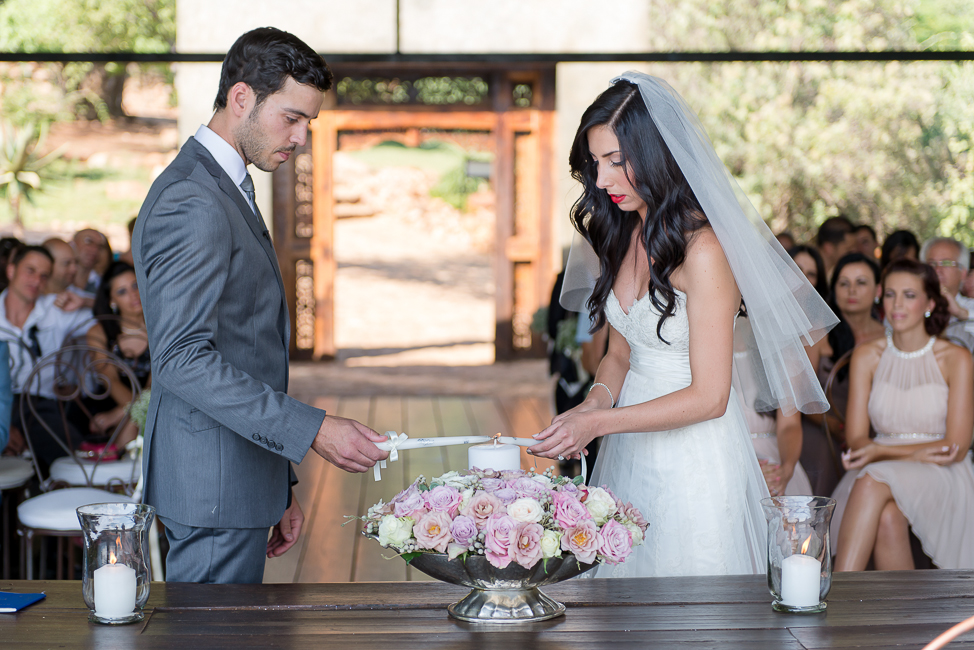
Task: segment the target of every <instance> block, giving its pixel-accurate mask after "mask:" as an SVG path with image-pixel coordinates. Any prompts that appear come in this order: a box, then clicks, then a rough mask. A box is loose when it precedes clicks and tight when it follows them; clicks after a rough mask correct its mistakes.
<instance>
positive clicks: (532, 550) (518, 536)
mask: <svg viewBox="0 0 974 650" xmlns="http://www.w3.org/2000/svg"><path fill="white" fill-rule="evenodd" d="M543 535H544V528H542V526H541V524H527V523H522V524H521V525H519V526H518V527H517V531H516V532H515V535H514V543H513V544H511V545H510V547H509V548H510V554H511V559H512V560H514V561H515V562H517V563H518V564H520V565H521V566H523V567H524V568H525V569H530V568H531V567H533V566H534V565H535V563H536V562H537V561H538V560H540V559H541V537H542V536H543Z"/></svg>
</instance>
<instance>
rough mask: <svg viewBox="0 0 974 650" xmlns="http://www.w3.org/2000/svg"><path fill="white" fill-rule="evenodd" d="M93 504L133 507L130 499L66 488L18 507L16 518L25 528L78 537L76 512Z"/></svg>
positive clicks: (27, 501) (94, 491) (35, 498)
mask: <svg viewBox="0 0 974 650" xmlns="http://www.w3.org/2000/svg"><path fill="white" fill-rule="evenodd" d="M92 503H132V499H131V497H127V496H125V495H124V494H115V493H113V492H106V491H105V490H98V489H95V488H66V489H64V490H54V491H52V492H47V493H45V494H40V495H38V496H36V497H33V498H31V499H27V500H26V501H24V502H23V503H21V504H20V505H19V506H17V518H18V519H20V523H21V524H23V525H24V526H27V527H28V528H35V529H42V530H63V531H71V530H76V531H78V532H79V533H80V532H81V524H80V523H79V522H78V513H77V512H76V510H77V509H78V508H79V507H80V506H86V505H89V504H92Z"/></svg>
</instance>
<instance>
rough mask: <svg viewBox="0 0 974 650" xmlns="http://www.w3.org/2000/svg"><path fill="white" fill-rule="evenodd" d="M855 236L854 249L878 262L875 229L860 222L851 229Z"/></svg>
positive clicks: (877, 241)
mask: <svg viewBox="0 0 974 650" xmlns="http://www.w3.org/2000/svg"><path fill="white" fill-rule="evenodd" d="M852 232H853V234H854V235H855V236H856V250H857V251H859V252H860V253H862V254H863V255H865V256H866V257H868V258H869V259H871V260H873V261H874V262H877V263H878V262H879V240H878V239H877V238H876V231H875V230H874V229H873V227H872V226H870V225H867V224H864V223H861V224H859V225H858V226H856V227H855V228H853V230H852Z"/></svg>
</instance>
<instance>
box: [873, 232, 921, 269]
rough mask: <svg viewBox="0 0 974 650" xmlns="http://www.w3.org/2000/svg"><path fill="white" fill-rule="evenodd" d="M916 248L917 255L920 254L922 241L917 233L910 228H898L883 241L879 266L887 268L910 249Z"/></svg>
mask: <svg viewBox="0 0 974 650" xmlns="http://www.w3.org/2000/svg"><path fill="white" fill-rule="evenodd" d="M911 248H913V249H915V250H916V252H917V255H919V254H920V242H919V241H917V238H916V235H914V234H913V233H912V232H910V231H909V230H897V231H896V232H893V233H890V235H889V237H887V238H886V241H884V242H883V252H882V255H881V256H880V258H879V268H881V269H885V268H886V265H887V264H889V263H890V262H892V261H893V260H895V259H898V258H899V257H900V256H901V255H903V254H904V253H905V252H906V251H908V250H909V249H911Z"/></svg>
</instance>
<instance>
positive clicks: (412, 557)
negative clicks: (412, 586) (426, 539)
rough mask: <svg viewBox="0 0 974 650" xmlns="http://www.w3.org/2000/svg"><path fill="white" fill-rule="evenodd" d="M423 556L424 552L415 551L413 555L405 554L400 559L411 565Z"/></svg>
mask: <svg viewBox="0 0 974 650" xmlns="http://www.w3.org/2000/svg"><path fill="white" fill-rule="evenodd" d="M422 554H423V553H422V551H413V552H411V553H403V554H402V555H400V556H399V557H401V558H402V559H403V560H405V561H406V564H409V563H410V562H412V561H413V560H414V559H416V558H417V557H419V556H420V555H422Z"/></svg>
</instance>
